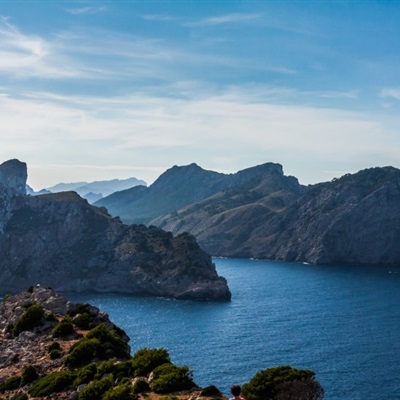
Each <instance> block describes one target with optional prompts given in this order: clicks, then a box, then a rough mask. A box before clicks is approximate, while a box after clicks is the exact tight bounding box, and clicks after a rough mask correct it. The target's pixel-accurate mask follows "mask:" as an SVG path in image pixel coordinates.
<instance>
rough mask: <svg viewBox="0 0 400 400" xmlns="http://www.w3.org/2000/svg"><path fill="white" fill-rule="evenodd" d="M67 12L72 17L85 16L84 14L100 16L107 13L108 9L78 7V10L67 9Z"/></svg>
mask: <svg viewBox="0 0 400 400" xmlns="http://www.w3.org/2000/svg"><path fill="white" fill-rule="evenodd" d="M65 11H66V12H67V13H68V14H72V15H83V14H99V13H102V12H105V11H107V7H105V6H100V7H76V8H66V9H65Z"/></svg>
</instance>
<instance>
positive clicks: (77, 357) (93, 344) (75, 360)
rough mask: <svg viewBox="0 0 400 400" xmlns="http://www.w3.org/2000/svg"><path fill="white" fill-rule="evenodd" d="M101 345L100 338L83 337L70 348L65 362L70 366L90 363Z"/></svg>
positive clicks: (75, 366) (74, 366)
mask: <svg viewBox="0 0 400 400" xmlns="http://www.w3.org/2000/svg"><path fill="white" fill-rule="evenodd" d="M99 346H100V341H99V340H98V339H87V338H83V339H82V340H80V341H79V342H77V343H75V344H74V345H73V346H71V348H70V349H69V352H68V353H69V354H68V355H67V356H66V357H65V361H64V364H65V365H66V366H67V367H69V368H77V367H81V366H83V365H86V364H89V363H90V362H91V361H92V360H93V358H95V356H96V353H97V348H98V347H99Z"/></svg>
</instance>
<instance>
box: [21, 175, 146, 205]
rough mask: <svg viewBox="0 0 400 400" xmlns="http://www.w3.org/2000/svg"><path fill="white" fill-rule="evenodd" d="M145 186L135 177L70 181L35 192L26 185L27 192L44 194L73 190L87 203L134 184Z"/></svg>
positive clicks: (143, 182) (144, 183)
mask: <svg viewBox="0 0 400 400" xmlns="http://www.w3.org/2000/svg"><path fill="white" fill-rule="evenodd" d="M140 185H141V186H146V185H147V184H146V182H145V181H142V180H140V179H136V178H128V179H112V180H108V181H95V182H72V183H58V184H57V185H55V186H52V187H49V188H46V189H42V190H41V191H40V192H37V193H35V192H34V191H33V190H32V188H29V186H28V187H27V193H28V194H44V193H59V192H69V191H74V192H76V193H78V194H79V195H80V196H81V197H83V198H84V199H86V200H87V201H88V202H89V203H94V202H95V201H97V200H100V199H102V198H103V197H106V196H109V195H110V194H112V193H114V192H118V191H120V190H125V189H129V188H132V187H134V186H140Z"/></svg>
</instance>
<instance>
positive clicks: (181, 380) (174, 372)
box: [150, 364, 195, 393]
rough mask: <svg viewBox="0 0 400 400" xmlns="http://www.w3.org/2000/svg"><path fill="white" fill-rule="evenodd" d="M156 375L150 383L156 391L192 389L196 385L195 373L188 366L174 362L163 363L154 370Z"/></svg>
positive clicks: (166, 391)
mask: <svg viewBox="0 0 400 400" xmlns="http://www.w3.org/2000/svg"><path fill="white" fill-rule="evenodd" d="M153 374H154V377H153V381H152V382H151V384H150V388H151V390H153V391H154V392H156V393H171V392H177V391H180V390H186V389H190V388H192V387H193V386H195V383H194V382H193V380H192V376H193V373H192V372H191V371H190V370H189V368H188V367H187V366H184V367H177V366H176V365H174V364H163V365H160V366H159V367H157V368H156V369H155V370H154V371H153Z"/></svg>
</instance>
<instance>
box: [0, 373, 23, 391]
mask: <svg viewBox="0 0 400 400" xmlns="http://www.w3.org/2000/svg"><path fill="white" fill-rule="evenodd" d="M20 386H21V377H20V376H13V377H11V378H8V379H6V380H5V381H4V382H2V383H1V384H0V393H4V392H5V391H6V390H14V389H18V388H19V387H20Z"/></svg>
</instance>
